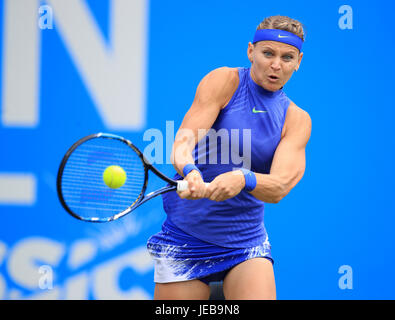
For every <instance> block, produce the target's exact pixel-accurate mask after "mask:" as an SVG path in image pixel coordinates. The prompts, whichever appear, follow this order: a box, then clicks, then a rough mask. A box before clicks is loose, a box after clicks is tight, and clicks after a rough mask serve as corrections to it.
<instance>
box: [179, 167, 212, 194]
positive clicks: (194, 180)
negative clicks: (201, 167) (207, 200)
mask: <svg viewBox="0 0 395 320" xmlns="http://www.w3.org/2000/svg"><path fill="white" fill-rule="evenodd" d="M184 180H186V181H188V189H186V190H184V191H178V192H177V193H178V195H179V196H180V198H181V199H189V200H196V199H202V198H204V197H205V193H206V184H205V183H204V181H203V179H202V176H201V175H200V173H199V172H198V171H196V170H192V171H191V172H190V173H188V174H187V175H186V176H185V178H184Z"/></svg>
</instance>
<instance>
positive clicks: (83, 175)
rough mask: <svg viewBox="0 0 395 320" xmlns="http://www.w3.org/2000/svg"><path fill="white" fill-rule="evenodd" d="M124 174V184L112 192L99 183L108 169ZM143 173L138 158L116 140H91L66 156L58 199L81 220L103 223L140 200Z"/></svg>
mask: <svg viewBox="0 0 395 320" xmlns="http://www.w3.org/2000/svg"><path fill="white" fill-rule="evenodd" d="M114 165H115V166H119V167H121V168H122V169H123V170H124V171H125V173H126V181H125V183H124V184H123V185H122V186H121V187H119V188H117V189H112V188H110V187H109V186H107V185H106V183H105V182H104V180H103V173H104V171H105V170H106V169H107V168H108V167H109V166H114ZM144 184H145V169H144V165H143V163H142V161H141V159H140V157H139V156H138V154H137V153H136V152H135V151H134V150H133V149H132V148H131V147H129V146H128V145H127V144H125V143H124V142H122V141H120V140H116V139H108V138H100V137H99V138H94V139H91V140H88V141H85V142H83V143H82V144H81V145H79V146H78V147H77V148H76V149H75V150H74V151H73V152H72V154H71V155H70V156H69V158H68V160H67V162H66V165H65V167H64V170H63V174H62V183H61V188H62V195H63V199H64V201H65V203H66V205H67V206H68V207H69V209H70V210H71V211H73V212H74V213H75V214H77V215H78V216H80V217H81V218H82V219H84V220H102V221H107V220H110V219H111V218H112V217H114V216H116V215H118V214H120V213H121V212H123V211H125V210H127V209H128V208H129V207H131V206H132V205H133V204H134V203H136V202H137V201H138V199H139V198H140V197H141V196H142V190H143V187H144Z"/></svg>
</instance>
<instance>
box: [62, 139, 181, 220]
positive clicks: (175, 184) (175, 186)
mask: <svg viewBox="0 0 395 320" xmlns="http://www.w3.org/2000/svg"><path fill="white" fill-rule="evenodd" d="M96 138H105V139H114V140H118V141H121V142H123V143H125V144H126V145H127V146H128V147H130V148H132V149H133V151H135V152H136V154H137V155H138V156H139V158H140V160H141V162H142V163H143V166H144V184H143V187H142V189H141V192H140V195H139V196H138V197H137V199H136V200H135V201H134V202H133V203H132V204H131V205H130V206H129V207H128V208H127V209H125V210H123V211H121V212H119V213H117V214H115V215H113V216H111V217H108V218H89V219H87V218H83V217H81V216H80V215H78V214H76V213H75V212H73V211H72V210H71V209H70V208H69V207H68V205H67V204H66V201H65V200H64V197H63V194H62V175H63V170H64V168H65V166H66V163H67V160H68V159H69V157H70V156H71V154H72V153H73V152H74V150H75V149H77V147H79V146H80V145H82V144H83V143H85V142H87V141H88V140H92V139H96ZM148 171H152V172H153V173H154V174H155V175H156V176H158V177H159V178H161V179H162V180H164V181H165V182H167V183H168V184H169V185H167V186H165V187H162V188H160V189H158V190H155V191H153V192H150V193H148V194H147V195H145V191H146V189H147V185H148V177H149V175H148ZM187 188H188V184H187V182H186V181H182V180H181V181H177V180H173V179H171V178H169V177H167V176H166V175H164V174H163V173H162V172H160V171H159V170H158V169H156V168H155V167H154V166H153V165H152V164H151V163H150V162H149V161H148V160H147V159H146V157H145V156H144V154H143V153H142V152H141V151H140V150H139V148H137V147H136V146H135V145H134V144H133V143H132V142H131V141H129V140H127V139H125V138H123V137H121V136H118V135H115V134H111V133H103V132H99V133H94V134H91V135H88V136H86V137H83V138H81V139H80V140H78V141H77V142H75V143H74V144H73V145H72V146H71V147H70V149H69V150H68V151H67V152H66V154H65V155H64V157H63V159H62V161H61V163H60V165H59V170H58V174H57V179H56V189H57V193H58V197H59V201H60V203H61V205H62V207H63V208H64V209H65V210H66V211H67V212H68V213H69V214H70V215H71V216H73V217H74V218H77V219H79V220H82V221H87V222H109V221H113V220H116V219H119V218H120V217H123V216H125V215H126V214H128V213H130V212H131V211H133V210H135V209H136V208H138V207H139V206H140V205H142V204H143V203H145V202H147V201H148V200H151V199H152V198H155V197H157V196H158V195H161V194H163V193H166V192H170V191H175V190H185V189H187Z"/></svg>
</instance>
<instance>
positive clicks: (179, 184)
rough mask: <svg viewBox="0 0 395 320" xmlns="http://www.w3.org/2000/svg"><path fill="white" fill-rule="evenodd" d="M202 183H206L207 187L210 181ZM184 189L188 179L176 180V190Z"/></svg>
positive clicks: (186, 187) (186, 186)
mask: <svg viewBox="0 0 395 320" xmlns="http://www.w3.org/2000/svg"><path fill="white" fill-rule="evenodd" d="M204 184H205V185H206V188H207V187H208V185H209V184H210V183H208V182H205V183H204ZM186 189H188V181H186V180H180V181H177V191H184V190H186Z"/></svg>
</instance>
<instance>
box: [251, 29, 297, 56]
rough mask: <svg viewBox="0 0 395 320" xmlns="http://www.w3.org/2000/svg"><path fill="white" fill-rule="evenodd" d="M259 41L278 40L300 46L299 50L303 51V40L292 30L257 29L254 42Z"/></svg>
mask: <svg viewBox="0 0 395 320" xmlns="http://www.w3.org/2000/svg"><path fill="white" fill-rule="evenodd" d="M258 41H278V42H282V43H286V44H289V45H291V46H294V47H296V48H298V50H299V52H301V51H302V44H303V40H302V39H301V38H299V37H298V36H297V35H296V34H293V33H292V32H288V31H284V30H280V29H260V30H257V31H256V32H255V36H254V40H253V42H252V43H256V42H258Z"/></svg>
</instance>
